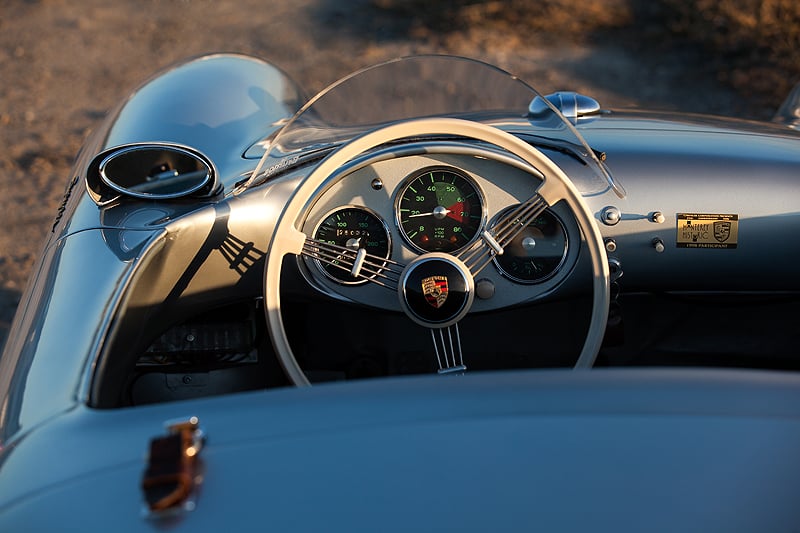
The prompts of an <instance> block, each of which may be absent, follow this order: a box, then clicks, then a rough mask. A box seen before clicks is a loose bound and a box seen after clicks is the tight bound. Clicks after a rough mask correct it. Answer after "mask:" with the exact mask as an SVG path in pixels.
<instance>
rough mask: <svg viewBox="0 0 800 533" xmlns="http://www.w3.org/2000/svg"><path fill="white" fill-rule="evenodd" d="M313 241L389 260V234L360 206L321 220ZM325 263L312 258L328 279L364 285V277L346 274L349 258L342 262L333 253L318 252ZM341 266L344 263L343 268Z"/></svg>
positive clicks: (365, 279) (382, 224) (369, 212)
mask: <svg viewBox="0 0 800 533" xmlns="http://www.w3.org/2000/svg"><path fill="white" fill-rule="evenodd" d="M314 238H315V239H317V240H320V241H322V242H325V243H328V244H332V245H336V246H343V247H345V248H349V249H350V250H354V251H358V250H359V249H364V250H365V251H366V252H367V253H368V254H371V255H373V256H377V257H380V258H383V259H388V258H389V249H390V241H389V231H388V230H387V228H386V224H384V223H383V220H381V219H380V218H379V217H378V216H377V215H375V214H374V213H372V212H371V211H368V210H366V209H364V208H363V207H342V208H339V209H337V210H335V211H332V212H331V213H329V214H328V215H327V216H326V217H325V218H323V219H322V222H320V224H319V226H317V229H316V230H314ZM320 255H321V256H324V257H325V260H320V259H315V260H314V262H315V263H316V264H317V266H318V267H319V269H320V270H322V272H323V273H324V274H325V275H326V276H328V277H329V278H331V279H333V280H335V281H337V282H339V283H344V284H357V283H365V282H366V281H367V279H368V277H364V275H363V274H362V275H361V276H360V277H358V278H355V277H353V276H352V275H350V265H352V264H353V260H352V256H351V258H350V260H349V262H348V261H347V260H345V258H344V256H343V255H342V254H337V253H336V252H328V253H322V252H321V253H320ZM345 263H348V264H347V265H346V264H345Z"/></svg>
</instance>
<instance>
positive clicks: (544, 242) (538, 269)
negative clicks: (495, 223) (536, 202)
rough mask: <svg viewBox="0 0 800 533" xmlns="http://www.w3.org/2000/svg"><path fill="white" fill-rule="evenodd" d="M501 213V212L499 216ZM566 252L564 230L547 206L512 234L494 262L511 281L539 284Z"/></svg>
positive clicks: (554, 270)
mask: <svg viewBox="0 0 800 533" xmlns="http://www.w3.org/2000/svg"><path fill="white" fill-rule="evenodd" d="M508 212H509V210H506V211H505V213H508ZM502 216H503V213H501V214H500V215H499V218H502ZM566 255H567V232H566V230H565V229H564V225H563V224H562V223H561V220H559V218H558V217H557V216H556V215H555V214H553V212H552V211H550V210H549V209H548V210H546V211H544V212H543V213H542V214H541V215H539V216H538V217H536V218H535V219H533V220H532V221H531V222H530V224H528V226H527V227H526V228H525V229H523V230H522V231H521V232H520V233H519V235H517V236H516V237H514V239H513V240H512V241H511V242H510V243H509V244H508V245H507V246H506V247H505V249H504V250H503V254H502V255H497V256H495V258H494V261H495V264H496V265H497V268H498V269H499V270H500V272H502V273H503V274H504V275H505V276H506V277H508V278H511V279H512V280H514V281H517V282H520V283H539V282H542V281H545V280H547V279H549V278H550V277H551V276H553V275H554V274H555V273H556V272H557V271H558V269H559V267H560V266H561V264H562V263H563V262H564V258H565V257H566Z"/></svg>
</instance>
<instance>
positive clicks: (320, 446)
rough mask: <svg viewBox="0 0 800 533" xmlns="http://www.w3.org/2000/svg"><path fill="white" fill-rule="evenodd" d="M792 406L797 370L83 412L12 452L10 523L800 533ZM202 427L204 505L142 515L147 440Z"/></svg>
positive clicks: (489, 383) (799, 395) (799, 434)
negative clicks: (788, 460)
mask: <svg viewBox="0 0 800 533" xmlns="http://www.w3.org/2000/svg"><path fill="white" fill-rule="evenodd" d="M678 392H679V394H676V393H678ZM798 406H800V377H798V376H797V375H794V374H778V373H770V372H745V371H716V370H715V371H711V370H709V371H703V370H698V369H693V370H690V371H682V370H664V369H659V370H655V371H654V370H632V369H628V370H593V371H591V372H575V371H549V372H541V371H540V372H535V373H534V372H521V373H520V372H516V373H493V374H492V373H487V374H475V375H472V376H464V377H462V378H458V379H452V380H441V379H435V378H431V377H423V378H408V379H393V380H381V381H379V382H378V381H373V382H369V381H368V382H362V383H358V384H346V385H330V386H321V387H315V388H312V389H304V390H297V389H287V390H278V391H268V392H259V393H248V394H241V395H233V396H229V397H225V398H219V399H206V400H200V401H193V402H176V403H174V404H164V405H159V406H152V407H140V408H135V409H122V410H114V411H96V410H89V409H86V408H78V409H75V410H72V411H70V412H68V413H64V414H63V415H62V416H60V417H58V418H56V419H54V420H52V421H51V422H49V423H47V424H45V425H44V426H42V427H40V428H38V429H36V430H34V431H32V432H30V433H29V434H28V435H27V436H26V437H25V438H23V439H22V440H21V441H18V442H16V443H14V444H13V445H12V447H11V448H9V449H6V450H5V452H4V455H3V462H2V466H0V473H2V475H0V494H1V495H2V502H1V503H0V526H2V529H3V530H19V529H26V530H48V529H53V528H56V527H58V528H64V529H76V530H97V529H100V528H104V529H106V528H108V527H109V526H110V525H111V524H113V527H114V529H115V530H132V531H135V530H145V531H146V530H152V529H162V528H165V527H173V526H178V525H180V526H182V527H186V528H187V529H188V528H191V529H192V530H195V531H204V530H215V531H218V530H221V529H223V528H227V529H231V528H232V529H243V528H253V527H254V526H255V527H265V526H268V527H270V528H274V529H278V530H309V531H310V530H314V531H319V530H321V529H336V530H350V531H353V530H375V529H376V528H377V529H381V530H390V531H395V530H397V531H400V530H403V531H406V530H409V529H415V530H419V529H422V530H442V529H446V528H458V529H466V530H482V531H485V530H492V529H494V530H497V529H512V528H514V529H519V527H520V526H521V525H523V527H524V526H529V525H532V524H536V525H539V526H544V528H545V529H549V530H552V529H562V530H573V529H592V530H612V529H613V530H615V531H619V530H622V529H630V530H645V529H646V530H659V529H662V528H663V529H665V530H676V529H677V530H684V529H686V528H688V529H697V530H726V531H737V530H750V531H752V530H762V529H763V530H777V529H780V527H783V526H786V525H787V524H789V523H796V520H797V519H798V518H800V511H798V510H797V508H796V506H795V505H794V500H793V498H792V495H793V494H796V491H797V490H798V489H800V478H798V476H796V468H793V467H792V465H786V464H784V463H780V464H779V463H778V462H777V461H775V460H774V458H775V457H788V456H791V455H792V454H791V450H792V449H796V445H797V443H798V442H800V407H798ZM189 415H193V416H198V417H199V418H200V423H201V426H202V427H203V428H204V429H205V431H206V433H207V436H208V438H207V443H206V446H205V448H204V450H203V452H202V455H201V459H202V472H203V476H204V480H203V483H202V484H201V486H200V488H199V490H198V491H197V493H196V494H195V498H196V506H195V508H194V510H192V511H181V512H178V513H177V514H174V515H164V516H153V515H148V514H147V513H146V512H144V510H143V509H144V504H143V498H142V494H141V490H140V488H139V485H140V482H141V476H142V473H143V471H144V468H145V458H144V457H145V452H146V449H147V443H148V440H149V439H150V438H152V437H155V436H159V435H160V434H162V433H163V429H162V427H161V426H162V423H163V422H164V421H166V420H169V419H174V418H176V417H186V416H189ZM31 463H36V464H38V468H37V469H33V468H31ZM794 466H796V465H794ZM23 472H24V473H26V474H28V477H23V476H22V473H23ZM31 472H38V473H37V474H34V476H33V477H30V473H31ZM45 479H49V480H50V481H49V483H48V484H45ZM742 479H746V480H749V481H748V482H746V483H742V482H741V480H742ZM666 502H669V503H668V504H667V503H666ZM743 502H744V503H746V506H745V505H744V503H743ZM43 508H47V509H48V513H47V514H43V513H41V512H40V510H41V509H43Z"/></svg>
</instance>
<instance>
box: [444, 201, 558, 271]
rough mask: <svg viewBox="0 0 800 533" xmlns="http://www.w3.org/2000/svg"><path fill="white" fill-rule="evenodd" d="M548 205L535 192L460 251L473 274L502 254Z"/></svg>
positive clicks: (462, 258)
mask: <svg viewBox="0 0 800 533" xmlns="http://www.w3.org/2000/svg"><path fill="white" fill-rule="evenodd" d="M547 206H548V204H547V202H546V201H545V199H544V198H543V197H542V196H541V195H540V194H539V193H536V194H534V195H533V196H531V197H530V198H529V199H528V200H526V201H525V202H522V203H521V204H519V205H518V206H517V207H516V208H514V209H512V210H511V211H509V212H508V213H506V214H505V215H504V216H502V217H501V218H499V219H498V220H497V221H496V222H495V223H494V225H493V226H492V227H491V228H489V229H488V230H486V231H484V232H483V234H482V235H481V236H480V238H479V239H478V240H477V241H476V242H475V244H474V245H472V247H470V248H467V249H466V250H464V251H462V252H461V253H459V254H458V258H459V259H461V261H463V262H464V264H465V265H467V267H468V268H469V270H470V272H472V275H473V276H477V275H478V273H479V272H480V271H481V270H483V269H484V268H485V267H486V265H488V264H489V263H490V262H491V260H492V258H493V257H494V256H496V255H502V253H503V250H504V249H505V247H506V246H508V244H509V243H510V242H511V241H512V240H514V237H516V236H517V235H519V233H520V232H521V231H523V230H524V229H525V228H526V227H528V224H530V223H531V222H532V221H533V220H534V219H535V218H536V217H538V216H539V215H541V214H542V213H543V212H544V210H545V209H547Z"/></svg>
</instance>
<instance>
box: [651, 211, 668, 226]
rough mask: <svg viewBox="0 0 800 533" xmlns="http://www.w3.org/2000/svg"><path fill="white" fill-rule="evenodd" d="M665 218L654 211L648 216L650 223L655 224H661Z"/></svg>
mask: <svg viewBox="0 0 800 533" xmlns="http://www.w3.org/2000/svg"><path fill="white" fill-rule="evenodd" d="M666 219H667V218H666V217H665V216H664V213H662V212H661V211H655V212H654V213H653V214H652V215H650V221H651V222H655V223H656V224H663V223H664V221H665V220H666Z"/></svg>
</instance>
